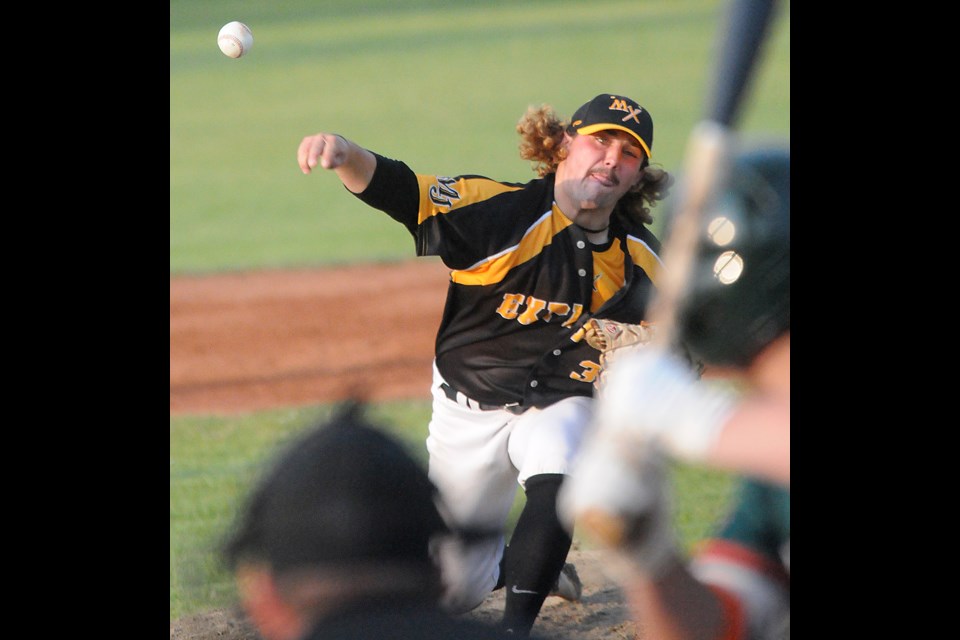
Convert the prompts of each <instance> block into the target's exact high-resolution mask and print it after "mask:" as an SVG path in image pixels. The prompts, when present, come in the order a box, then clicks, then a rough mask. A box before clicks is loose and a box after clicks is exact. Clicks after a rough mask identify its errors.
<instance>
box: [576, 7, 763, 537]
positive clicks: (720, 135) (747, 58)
mask: <svg viewBox="0 0 960 640" xmlns="http://www.w3.org/2000/svg"><path fill="white" fill-rule="evenodd" d="M773 6H774V0H731V2H730V4H729V5H728V7H727V13H726V15H725V18H724V20H723V21H722V23H721V25H720V30H719V31H718V37H717V42H718V46H719V53H718V57H717V58H716V60H717V65H716V67H715V68H714V70H713V74H712V75H711V78H712V83H713V84H712V87H711V91H710V93H709V94H708V96H707V98H708V100H707V105H706V113H705V115H704V116H703V119H702V120H701V121H700V122H698V123H697V125H696V126H695V127H694V129H693V131H692V132H691V134H690V138H689V140H688V143H687V149H686V155H685V163H684V170H683V174H682V176H683V177H682V179H681V182H680V184H678V192H677V197H678V200H677V207H676V208H674V210H673V211H674V214H673V216H674V217H673V220H672V221H671V222H672V225H671V227H670V232H669V235H667V236H666V237H665V239H664V244H663V248H662V256H663V263H664V268H663V270H662V272H661V276H660V279H659V281H658V283H657V290H656V294H655V296H654V298H653V300H652V301H651V307H650V319H651V321H652V322H654V323H655V326H656V327H657V329H656V331H655V332H654V334H653V338H652V341H653V343H654V344H659V345H662V346H664V347H667V348H670V347H673V346H675V345H674V341H675V339H676V333H677V310H678V307H679V305H680V303H681V302H682V301H683V296H684V295H685V292H686V288H687V285H688V283H689V281H690V274H691V272H692V271H693V265H694V262H695V257H696V253H697V250H698V244H699V239H700V224H701V218H702V212H703V210H704V209H705V208H706V207H707V206H708V205H709V204H710V200H711V198H712V197H714V194H715V192H716V191H717V189H718V188H719V187H720V186H722V185H723V184H724V182H725V180H726V179H727V172H728V169H729V158H730V152H731V149H730V147H731V145H732V143H733V133H732V130H733V128H734V126H735V124H736V118H737V115H738V112H739V110H740V106H741V104H742V103H743V101H744V97H745V95H746V93H747V88H748V86H749V84H750V79H751V76H752V72H753V70H754V68H755V67H756V66H757V65H756V61H757V59H758V57H759V55H758V54H759V50H760V45H761V44H762V42H763V41H764V38H765V36H766V32H767V30H768V26H769V24H770V22H771V16H772V14H773ZM644 453H645V455H650V456H653V457H654V458H656V457H657V456H659V455H660V454H659V453H658V452H657V451H656V450H654V449H650V450H647V451H645V452H644ZM657 490H658V489H657V488H655V487H651V488H650V492H648V493H647V494H645V495H639V494H638V495H636V496H635V498H636V503H635V504H634V508H635V513H638V514H642V513H645V512H646V509H647V507H648V506H649V505H652V504H653V501H654V500H656V496H654V495H653V492H655V491H657ZM645 521H646V519H645V518H642V517H641V518H634V519H633V521H631V522H628V521H626V520H625V519H624V518H622V517H620V516H619V515H617V514H613V513H608V512H605V511H603V510H599V509H590V510H588V511H586V512H585V513H583V514H581V516H580V518H579V522H580V525H581V526H583V527H584V528H585V529H586V530H587V531H589V532H590V534H591V535H592V536H593V537H594V538H596V539H598V540H600V541H602V542H604V543H606V544H608V545H610V546H612V547H618V546H621V545H622V544H624V543H625V542H626V541H627V540H628V539H635V538H638V537H642V535H643V534H642V529H643V527H644V526H645Z"/></svg>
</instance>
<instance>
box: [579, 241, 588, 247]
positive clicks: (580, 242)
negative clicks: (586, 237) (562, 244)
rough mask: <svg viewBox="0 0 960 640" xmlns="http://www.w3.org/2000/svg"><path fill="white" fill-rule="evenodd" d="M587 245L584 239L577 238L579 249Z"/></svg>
mask: <svg viewBox="0 0 960 640" xmlns="http://www.w3.org/2000/svg"><path fill="white" fill-rule="evenodd" d="M586 246H587V243H586V242H584V241H583V240H577V249H583V248H584V247H586Z"/></svg>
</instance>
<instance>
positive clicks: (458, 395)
mask: <svg viewBox="0 0 960 640" xmlns="http://www.w3.org/2000/svg"><path fill="white" fill-rule="evenodd" d="M440 388H441V389H443V393H444V394H446V396H447V398H449V399H450V400H452V401H454V402H456V403H457V404H459V405H460V406H462V407H466V408H468V409H479V410H480V411H509V412H510V413H513V414H516V415H520V414H521V413H523V412H524V411H526V407H523V406H521V404H520V403H519V402H511V403H509V404H487V403H486V402H480V401H479V400H474V399H473V398H471V397H469V396H467V394H465V393H464V392H463V391H459V390H457V389H454V388H453V387H451V386H450V385H449V384H447V383H446V382H441V383H440Z"/></svg>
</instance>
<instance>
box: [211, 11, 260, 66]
mask: <svg viewBox="0 0 960 640" xmlns="http://www.w3.org/2000/svg"><path fill="white" fill-rule="evenodd" d="M217 44H218V45H219V46H220V51H223V54H224V55H225V56H229V57H231V58H239V57H240V56H242V55H244V54H246V53H249V52H250V48H251V47H253V32H252V31H250V27H248V26H247V25H245V24H243V23H242V22H237V21H236V20H234V21H233V22H228V23H227V24H225V25H223V28H221V29H220V33H218V34H217Z"/></svg>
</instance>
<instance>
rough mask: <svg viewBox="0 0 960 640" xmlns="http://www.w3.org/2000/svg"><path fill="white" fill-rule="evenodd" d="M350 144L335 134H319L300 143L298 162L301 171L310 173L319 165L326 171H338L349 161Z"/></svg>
mask: <svg viewBox="0 0 960 640" xmlns="http://www.w3.org/2000/svg"><path fill="white" fill-rule="evenodd" d="M349 151H350V143H349V142H347V140H346V138H344V137H343V136H341V135H338V134H335V133H317V134H315V135H312V136H307V137H306V138H304V139H303V140H302V141H301V142H300V148H299V149H298V150H297V162H298V163H299V164H300V170H301V171H303V172H304V173H310V172H311V171H313V169H314V168H315V167H316V166H317V165H318V164H319V165H320V166H321V167H323V168H324V169H336V168H337V167H339V166H340V165H342V164H343V163H344V162H346V160H347V155H348V153H349Z"/></svg>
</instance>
